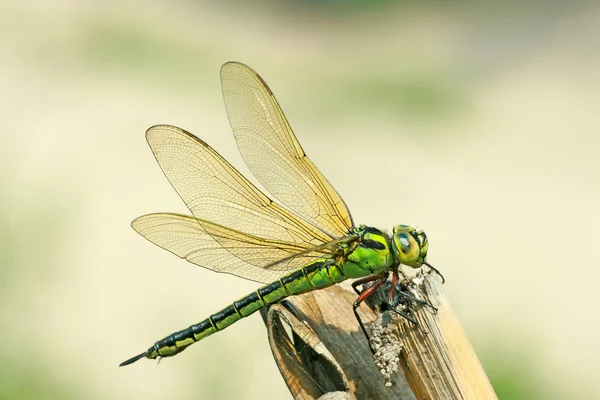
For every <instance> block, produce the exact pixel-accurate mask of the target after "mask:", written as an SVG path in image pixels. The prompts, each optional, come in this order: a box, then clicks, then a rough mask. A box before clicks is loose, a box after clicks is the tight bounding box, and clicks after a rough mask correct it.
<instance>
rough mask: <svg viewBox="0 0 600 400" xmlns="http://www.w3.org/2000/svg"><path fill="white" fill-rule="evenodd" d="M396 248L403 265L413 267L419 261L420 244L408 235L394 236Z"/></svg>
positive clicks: (399, 233)
mask: <svg viewBox="0 0 600 400" xmlns="http://www.w3.org/2000/svg"><path fill="white" fill-rule="evenodd" d="M394 247H396V249H397V256H398V259H399V261H400V262H401V263H402V264H407V265H412V264H414V263H415V262H416V261H417V260H418V259H419V255H420V246H419V243H418V242H417V240H416V239H415V238H414V237H413V236H412V235H410V234H408V233H405V232H396V233H395V234H394Z"/></svg>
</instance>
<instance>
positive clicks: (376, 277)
mask: <svg viewBox="0 0 600 400" xmlns="http://www.w3.org/2000/svg"><path fill="white" fill-rule="evenodd" d="M367 278H372V279H369V280H368V281H366V282H370V281H374V280H377V282H375V284H374V285H373V286H369V287H368V288H366V289H365V290H363V291H362V292H361V293H360V295H359V296H358V298H357V299H356V301H355V302H354V304H353V305H352V309H353V311H354V316H355V317H356V320H357V321H358V324H359V325H360V328H361V329H362V331H363V333H364V334H365V337H366V338H367V342H368V343H369V348H371V351H373V348H372V347H371V338H370V337H369V334H368V333H367V329H366V328H365V325H364V324H363V322H362V319H361V318H360V316H359V315H358V311H357V309H358V307H359V306H360V303H362V302H363V301H365V300H366V299H367V298H369V297H370V296H371V295H373V293H375V291H376V290H377V289H379V288H380V287H381V285H383V283H384V282H385V281H386V280H387V274H384V275H371V276H367V277H365V278H362V280H365V279H367ZM366 282H362V283H366ZM357 286H358V285H357ZM354 290H356V288H355V289H354Z"/></svg>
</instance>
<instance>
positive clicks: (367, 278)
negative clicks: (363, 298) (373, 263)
mask: <svg viewBox="0 0 600 400" xmlns="http://www.w3.org/2000/svg"><path fill="white" fill-rule="evenodd" d="M381 278H382V276H381V274H377V275H369V276H365V277H364V278H360V279H357V280H355V281H354V282H352V289H354V291H355V292H356V294H357V295H359V296H360V294H361V293H362V292H363V291H362V290H358V287H359V286H360V285H364V284H365V283H369V282H373V281H376V280H377V279H381ZM386 279H387V276H386Z"/></svg>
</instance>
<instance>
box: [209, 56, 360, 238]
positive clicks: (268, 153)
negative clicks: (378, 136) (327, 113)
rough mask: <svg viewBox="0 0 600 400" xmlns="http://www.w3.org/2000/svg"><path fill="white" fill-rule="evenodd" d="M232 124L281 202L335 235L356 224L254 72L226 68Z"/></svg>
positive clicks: (225, 93) (231, 65) (245, 68)
mask: <svg viewBox="0 0 600 400" xmlns="http://www.w3.org/2000/svg"><path fill="white" fill-rule="evenodd" d="M221 83H222V86H223V97H224V99H225V107H226V108H227V114H228V116H229V122H230V124H231V128H232V129H233V133H234V135H235V139H236V141H237V144H238V147H239V149H240V152H241V153H242V156H243V157H244V161H246V164H247V165H248V167H249V168H250V170H252V173H253V174H254V175H255V176H256V178H257V179H258V180H259V181H260V183H261V184H262V185H263V186H264V187H265V188H266V189H267V190H268V191H269V192H270V193H271V194H272V195H273V196H275V198H277V199H278V200H279V201H281V202H282V203H283V204H285V205H286V206H288V207H289V208H290V209H292V210H293V211H295V212H296V213H298V214H300V215H301V216H303V217H304V218H306V219H307V220H308V221H310V222H312V223H313V224H315V225H317V226H319V227H321V228H322V229H323V230H325V231H326V232H328V233H329V234H330V235H332V236H336V237H340V236H345V235H347V234H348V232H350V229H351V228H352V227H353V226H354V223H353V221H352V217H351V215H350V212H349V211H348V209H347V207H346V204H345V203H344V201H343V200H342V198H341V197H340V195H339V194H338V193H337V192H336V191H335V189H334V188H333V187H332V186H331V184H329V182H327V180H326V179H325V177H324V176H323V175H322V174H321V172H319V170H318V169H317V167H315V165H314V164H313V163H312V161H311V160H310V159H309V158H308V157H307V156H306V154H304V151H303V150H302V147H301V146H300V143H298V140H297V139H296V136H295V135H294V133H293V131H292V128H291V127H290V125H289V123H288V121H287V120H286V118H285V115H284V114H283V111H282V110H281V107H279V104H278V103H277V100H276V99H275V96H274V95H273V92H271V90H270V89H269V87H268V86H267V84H266V83H265V82H264V81H263V80H262V78H261V77H260V76H259V75H258V74H257V73H256V72H254V71H253V70H252V69H251V68H249V67H248V66H246V65H244V64H240V63H237V62H229V63H226V64H225V65H223V67H222V68H221Z"/></svg>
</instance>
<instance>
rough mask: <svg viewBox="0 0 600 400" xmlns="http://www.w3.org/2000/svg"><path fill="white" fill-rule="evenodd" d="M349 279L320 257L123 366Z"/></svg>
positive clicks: (174, 349)
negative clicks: (257, 312) (290, 298)
mask: <svg viewBox="0 0 600 400" xmlns="http://www.w3.org/2000/svg"><path fill="white" fill-rule="evenodd" d="M345 279H346V277H345V276H344V274H343V273H342V270H341V268H339V266H338V265H337V264H336V262H335V261H334V259H331V258H327V259H319V260H316V261H314V262H312V263H310V264H308V265H307V266H305V267H303V268H300V269H298V270H296V271H293V272H291V273H289V274H287V275H285V276H283V277H282V278H281V279H279V280H277V281H275V282H272V283H270V284H268V285H265V286H263V287H261V288H259V289H258V290H256V291H255V292H252V293H250V294H249V295H247V296H244V297H242V298H241V299H239V300H237V301H234V302H233V303H232V304H231V305H229V306H227V307H225V308H223V309H222V310H221V311H219V312H217V313H215V314H212V315H211V316H210V317H208V318H206V319H205V320H203V321H201V322H199V323H197V324H194V325H191V326H190V327H189V328H186V329H183V330H181V331H178V332H175V333H172V334H171V335H169V336H167V337H165V338H164V339H162V340H159V341H158V342H156V343H155V344H154V345H153V346H152V347H150V348H149V349H148V350H147V351H146V352H145V353H142V354H140V355H138V356H136V357H133V358H131V359H129V360H127V361H125V362H123V363H122V364H121V365H127V364H130V363H132V362H135V361H137V360H139V359H140V358H144V357H146V358H150V359H155V358H157V357H171V356H174V355H175V354H178V353H181V352H182V351H183V350H184V349H186V348H187V347H188V346H190V345H191V344H193V343H195V342H197V341H199V340H202V339H204V338H206V337H208V336H210V335H212V334H213V333H215V332H218V331H220V330H223V329H225V328H227V327H228V326H230V325H232V324H233V323H234V322H236V321H239V320H240V319H242V318H245V317H248V316H249V315H251V314H253V313H255V312H256V311H258V310H260V309H261V308H263V307H265V306H267V305H270V304H274V303H276V302H278V301H280V300H282V299H284V298H286V297H288V296H293V295H296V294H301V293H305V292H309V291H312V290H316V289H322V288H325V287H328V286H331V285H334V284H336V283H338V282H341V281H343V280H345Z"/></svg>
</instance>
